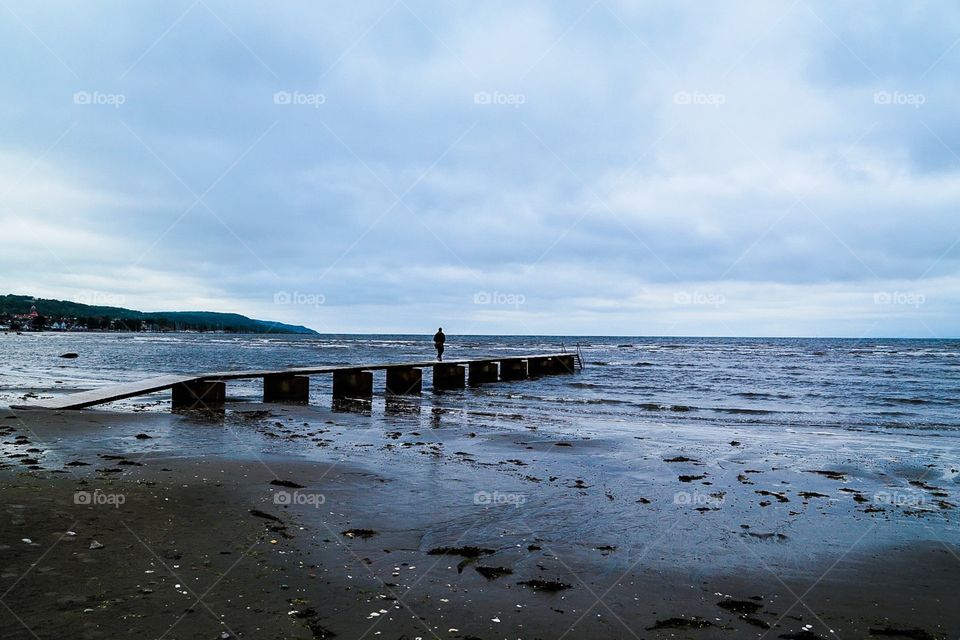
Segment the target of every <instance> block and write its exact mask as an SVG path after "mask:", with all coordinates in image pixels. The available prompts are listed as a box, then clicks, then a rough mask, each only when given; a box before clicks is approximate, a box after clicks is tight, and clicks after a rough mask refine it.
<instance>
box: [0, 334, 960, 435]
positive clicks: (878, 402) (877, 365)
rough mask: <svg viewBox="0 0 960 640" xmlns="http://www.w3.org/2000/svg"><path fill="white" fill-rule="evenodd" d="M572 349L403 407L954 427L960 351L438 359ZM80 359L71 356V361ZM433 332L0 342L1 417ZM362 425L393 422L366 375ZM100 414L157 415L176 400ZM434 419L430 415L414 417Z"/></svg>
mask: <svg viewBox="0 0 960 640" xmlns="http://www.w3.org/2000/svg"><path fill="white" fill-rule="evenodd" d="M578 349H579V350H580V352H581V353H582V359H583V363H584V368H583V370H582V371H578V372H577V373H576V374H574V375H563V376H550V377H546V378H542V379H539V380H525V381H515V382H504V383H498V384H487V385H482V386H478V387H474V388H467V389H465V390H463V391H456V392H443V393H436V394H435V393H432V392H431V387H430V380H429V371H427V372H425V380H424V393H423V395H422V396H420V397H418V398H416V399H414V400H407V401H406V402H407V403H408V404H407V405H400V406H399V410H401V411H402V410H403V407H404V406H408V407H409V406H411V405H409V403H410V402H414V403H415V408H416V409H417V410H419V409H421V408H423V407H430V406H443V407H446V408H450V407H459V408H463V409H464V410H476V411H494V412H496V413H497V414H501V415H511V414H517V415H523V416H524V417H525V418H528V419H531V420H541V421H543V422H544V423H546V424H552V425H555V426H556V427H557V428H558V429H564V428H568V429H569V428H577V427H578V426H579V425H582V424H585V423H600V422H602V423H605V424H611V425H615V426H619V428H622V429H625V430H630V429H631V428H635V427H636V426H637V425H642V424H643V423H645V422H656V423H658V424H661V425H671V424H679V425H684V426H686V427H690V428H698V427H703V428H710V427H712V426H722V427H725V428H729V427H736V428H741V429H755V430H763V431H773V432H776V431H778V430H787V429H796V428H804V429H814V430H820V431H824V432H838V431H868V432H873V433H878V434H883V433H887V434H899V435H901V436H907V435H909V436H931V435H941V436H942V435H951V434H953V435H955V434H956V432H957V431H958V429H960V411H958V405H960V340H934V339H930V340H915V339H840V338H663V337H626V336H624V337H591V336H476V335H467V336H457V335H450V336H449V337H448V341H447V347H446V353H445V357H446V358H447V359H448V360H454V359H460V358H483V357H487V356H507V355H509V356H516V355H522V354H534V353H545V352H559V351H567V352H573V351H576V350H578ZM68 352H73V353H77V354H78V357H77V358H75V359H65V358H61V357H60V356H61V355H62V354H64V353H68ZM434 355H435V354H434V350H433V345H432V341H431V337H430V336H428V335H233V334H190V333H179V334H171V333H167V334H150V333H25V334H23V335H17V334H15V333H12V332H11V333H6V334H2V335H0V405H3V406H8V405H11V404H21V403H24V402H29V401H30V400H31V399H32V398H35V397H47V396H52V395H61V394H65V393H70V392H75V391H80V390H85V389H91V388H95V387H97V386H100V385H105V384H111V383H118V382H127V381H135V380H138V379H142V378H149V377H153V376H157V375H162V374H173V373H176V374H191V373H201V372H209V371H224V370H234V369H237V370H240V369H278V368H284V367H304V366H312V365H316V366H325V365H360V364H371V363H389V362H405V361H423V360H430V359H432V358H433V357H434ZM375 375H376V376H377V377H376V378H375V387H376V389H375V393H376V395H375V397H374V398H373V400H372V402H371V403H370V405H369V407H368V409H367V410H368V411H369V412H370V414H371V415H374V416H382V415H385V414H387V413H389V412H390V411H396V410H398V405H397V404H396V403H395V402H394V403H392V402H391V398H389V397H387V396H385V394H384V393H383V386H384V385H383V382H384V381H383V375H384V374H383V372H378V373H377V374H375ZM330 378H331V377H330V376H329V375H317V376H314V377H313V378H312V380H311V403H312V404H316V405H318V406H330V405H331V402H332V398H331V379H330ZM261 393H262V387H261V382H260V381H259V380H238V381H232V382H230V383H229V384H228V399H229V400H233V401H240V402H242V401H257V400H259V399H260V397H261ZM109 407H113V408H119V409H125V408H137V409H139V410H152V411H165V410H167V409H168V408H169V392H166V393H162V394H157V395H155V396H152V397H141V398H131V399H128V400H124V401H120V402H117V403H114V404H113V405H109ZM423 415H424V416H425V417H424V420H429V412H427V413H426V414H423Z"/></svg>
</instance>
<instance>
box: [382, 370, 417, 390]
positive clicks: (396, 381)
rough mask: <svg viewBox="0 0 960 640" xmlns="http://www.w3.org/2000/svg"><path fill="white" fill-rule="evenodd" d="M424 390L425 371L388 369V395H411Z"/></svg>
mask: <svg viewBox="0 0 960 640" xmlns="http://www.w3.org/2000/svg"><path fill="white" fill-rule="evenodd" d="M422 390H423V371H421V370H420V369H418V368H416V367H390V368H388V369H387V393H393V394H396V395H411V394H417V393H420V392H421V391H422Z"/></svg>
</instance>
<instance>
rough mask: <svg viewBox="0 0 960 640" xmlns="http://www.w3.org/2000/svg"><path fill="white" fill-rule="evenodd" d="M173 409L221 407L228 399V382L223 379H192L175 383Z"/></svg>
mask: <svg viewBox="0 0 960 640" xmlns="http://www.w3.org/2000/svg"><path fill="white" fill-rule="evenodd" d="M171 391H172V394H171V403H170V404H171V407H172V408H173V409H211V408H220V407H222V406H223V404H224V403H225V402H226V400H227V383H225V382H223V381H222V380H191V381H189V382H179V383H177V384H175V385H173V387H172V389H171Z"/></svg>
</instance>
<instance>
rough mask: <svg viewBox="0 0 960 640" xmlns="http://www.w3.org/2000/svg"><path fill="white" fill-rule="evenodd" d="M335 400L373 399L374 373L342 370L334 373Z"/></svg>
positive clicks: (360, 370) (359, 370)
mask: <svg viewBox="0 0 960 640" xmlns="http://www.w3.org/2000/svg"><path fill="white" fill-rule="evenodd" d="M333 397H334V398H372V397H373V372H372V371H364V370H362V369H341V370H339V371H334V372H333Z"/></svg>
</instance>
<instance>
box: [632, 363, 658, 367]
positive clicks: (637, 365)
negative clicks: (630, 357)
mask: <svg viewBox="0 0 960 640" xmlns="http://www.w3.org/2000/svg"><path fill="white" fill-rule="evenodd" d="M633 366H635V367H652V366H654V364H653V363H652V362H634V363H633Z"/></svg>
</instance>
